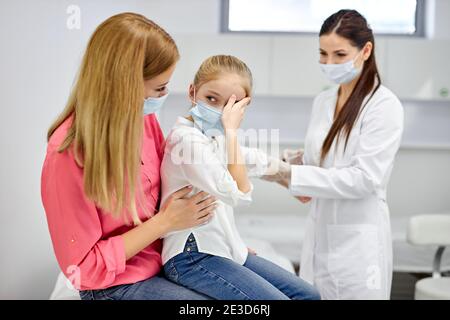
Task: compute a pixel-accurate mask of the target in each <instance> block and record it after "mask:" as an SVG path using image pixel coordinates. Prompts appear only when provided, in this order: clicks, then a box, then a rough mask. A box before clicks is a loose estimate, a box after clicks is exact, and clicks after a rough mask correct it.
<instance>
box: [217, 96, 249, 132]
mask: <svg viewBox="0 0 450 320" xmlns="http://www.w3.org/2000/svg"><path fill="white" fill-rule="evenodd" d="M250 100H251V99H250V98H249V97H246V98H244V99H242V100H241V101H239V102H236V96H235V95H234V94H233V95H232V96H231V97H230V99H228V103H227V104H226V106H225V107H224V108H223V112H222V125H223V127H224V129H225V131H233V130H237V129H239V127H240V126H241V122H242V119H244V114H245V109H246V107H247V106H248V104H249V103H250Z"/></svg>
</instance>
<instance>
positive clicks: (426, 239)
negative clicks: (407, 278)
mask: <svg viewBox="0 0 450 320" xmlns="http://www.w3.org/2000/svg"><path fill="white" fill-rule="evenodd" d="M407 239H408V242H410V243H411V244H413V245H433V246H437V247H438V248H437V251H436V254H435V255H434V261H433V273H432V276H431V277H428V278H424V279H422V280H419V281H417V282H416V287H415V293H414V299H415V300H450V277H443V276H442V275H441V271H440V268H441V258H442V254H443V253H444V250H445V247H446V246H450V214H429V215H420V216H414V217H412V218H411V219H410V220H409V225H408V231H407Z"/></svg>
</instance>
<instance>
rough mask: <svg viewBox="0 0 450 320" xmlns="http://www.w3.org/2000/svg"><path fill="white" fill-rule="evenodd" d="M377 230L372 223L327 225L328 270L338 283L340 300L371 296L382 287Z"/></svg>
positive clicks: (368, 297)
mask: <svg viewBox="0 0 450 320" xmlns="http://www.w3.org/2000/svg"><path fill="white" fill-rule="evenodd" d="M377 230H378V229H377V227H376V226H375V225H370V224H354V225H329V226H328V227H327V235H328V252H329V255H328V271H329V273H330V276H331V278H332V279H333V281H334V282H335V283H336V285H337V289H338V295H339V296H340V297H339V298H340V299H345V298H349V299H352V298H353V299H355V298H361V299H370V298H371V297H372V294H371V293H370V290H371V289H379V282H380V281H379V279H378V280H377V278H376V277H377V274H378V275H379V272H377V270H378V271H379V267H380V266H379V259H378V257H379V250H378V233H377ZM374 277H375V279H374ZM377 284H378V285H377ZM365 293H368V294H365ZM358 295H360V296H359V297H358Z"/></svg>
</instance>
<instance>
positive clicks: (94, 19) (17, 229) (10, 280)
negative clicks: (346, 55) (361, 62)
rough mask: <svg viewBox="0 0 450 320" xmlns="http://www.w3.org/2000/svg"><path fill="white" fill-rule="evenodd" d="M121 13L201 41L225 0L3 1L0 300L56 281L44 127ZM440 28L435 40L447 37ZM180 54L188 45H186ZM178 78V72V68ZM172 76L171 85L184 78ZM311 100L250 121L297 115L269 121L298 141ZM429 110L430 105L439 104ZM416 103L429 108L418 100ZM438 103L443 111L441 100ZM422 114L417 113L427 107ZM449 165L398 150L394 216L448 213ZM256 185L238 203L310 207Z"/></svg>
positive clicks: (436, 155)
mask: <svg viewBox="0 0 450 320" xmlns="http://www.w3.org/2000/svg"><path fill="white" fill-rule="evenodd" d="M440 1H446V0H440ZM73 4H75V5H78V6H79V7H80V9H81V17H82V24H81V29H75V30H69V29H68V28H67V27H66V19H67V17H68V14H67V12H66V10H67V8H68V7H69V6H70V5H73ZM123 11H137V12H141V13H143V14H145V15H147V16H149V17H151V18H153V19H154V20H155V21H157V22H158V23H160V24H161V25H162V26H164V27H165V28H166V29H167V30H168V31H169V32H170V33H172V34H173V35H174V37H175V38H180V39H182V38H184V39H186V38H189V37H192V36H193V35H195V36H196V37H197V38H198V40H197V42H196V43H202V41H204V40H202V37H206V39H208V38H211V37H215V35H217V34H218V32H219V13H220V1H219V0H190V1H185V0H151V1H150V0H135V1H133V0H127V1H121V0H96V1H88V0H78V1H76V0H73V1H67V0H41V1H27V0H15V1H1V2H0V23H1V28H0V39H2V43H3V45H2V50H0V63H1V70H2V72H0V88H1V89H0V90H1V95H0V107H1V111H2V116H1V117H0V148H1V150H2V157H1V160H0V188H1V192H0V234H1V241H0V250H1V252H2V258H1V265H0V299H14V298H22V299H38V298H39V299H46V298H47V297H48V295H49V294H50V291H51V289H52V287H53V285H54V280H55V278H56V275H57V272H58V267H57V264H56V261H55V258H54V254H53V249H52V246H51V241H50V237H49V234H48V229H47V224H46V220H45V214H44V211H43V208H42V204H41V199H40V173H41V167H42V163H43V159H44V156H45V148H46V141H45V133H46V130H47V128H48V126H49V125H50V123H51V121H52V120H53V119H54V118H55V116H56V115H57V114H58V113H59V112H60V111H61V110H62V108H63V106H64V104H65V102H66V99H67V96H68V94H69V92H70V87H71V85H72V83H73V79H74V76H75V74H76V70H77V68H78V65H79V63H80V60H81V56H82V53H83V50H84V48H85V46H86V42H87V40H88V39H89V36H90V34H91V33H92V31H93V30H94V28H95V27H96V26H97V25H98V24H99V23H100V22H101V21H103V20H104V19H105V18H107V17H109V16H111V15H113V14H115V13H118V12H123ZM446 12H449V11H448V10H447V11H446ZM447 20H448V19H447ZM440 29H442V31H444V30H447V31H446V32H449V31H448V30H450V28H447V29H444V28H440ZM443 33H444V32H442V33H440V34H439V36H440V37H442V38H450V37H449V35H448V34H443ZM181 41H182V40H181ZM265 41H266V40H264V39H263V38H261V39H259V40H256V42H257V43H258V44H259V45H262V46H265ZM271 41H273V40H269V42H271ZM311 41H313V39H312V38H311ZM228 46H233V43H232V42H231V43H229V44H228ZM218 47H219V45H218ZM219 48H220V47H219ZM181 50H182V51H189V50H191V49H190V47H189V46H188V45H184V44H183V47H182V48H181ZM270 52H271V51H269V54H270ZM204 53H205V56H206V55H207V54H208V52H207V51H205V52H204ZM188 56H189V54H188ZM256 58H257V59H259V60H252V61H249V64H255V65H260V64H263V63H265V60H264V59H266V55H265V54H260V55H259V57H256ZM308 63H309V62H308ZM195 67H196V66H194V68H195ZM177 72H178V71H177ZM185 72H187V70H185ZM189 75H190V76H191V73H189ZM256 76H257V77H258V79H256V81H257V85H258V87H259V88H261V90H262V89H264V88H270V86H271V84H270V82H266V81H271V80H270V74H269V73H265V72H263V71H258V70H255V77H256ZM278 76H279V77H283V76H286V77H288V76H289V75H287V74H285V75H283V74H280V75H278ZM175 77H178V78H179V77H180V73H178V74H176V75H175ZM268 78H269V79H268ZM176 79H177V78H174V82H176V81H178V80H176ZM264 90H265V89H264ZM280 90H281V89H280ZM280 94H282V92H280ZM184 99H185V97H184V94H183V93H182V92H179V93H178V94H174V95H173V96H171V97H169V99H168V101H167V105H166V109H165V110H164V112H166V111H167V112H168V113H165V114H162V115H161V120H162V124H163V127H164V128H165V130H166V131H167V130H168V128H170V126H171V124H172V123H173V121H174V119H175V117H176V115H180V114H183V112H185V111H186V108H187V107H188V103H187V101H186V100H184ZM257 99H259V100H257ZM310 99H311V98H309V97H306V98H302V97H296V98H289V99H286V100H285V99H281V97H277V96H274V97H266V96H263V95H257V97H255V101H254V103H253V105H252V107H253V106H254V107H255V108H253V109H249V113H248V117H247V119H246V122H245V125H246V126H247V127H251V126H253V125H257V126H261V127H264V126H266V124H267V123H270V121H272V120H273V119H275V117H276V116H279V118H278V120H277V121H283V119H285V118H282V117H288V115H295V116H296V120H295V121H285V120H284V121H283V122H274V123H272V125H273V127H275V128H276V127H278V128H284V129H283V130H282V132H281V133H280V136H281V138H282V144H283V146H293V145H297V144H298V143H297V141H298V142H301V141H302V135H303V134H304V132H305V129H306V128H305V126H306V121H307V117H308V114H309V110H310V105H311V100H310ZM426 107H427V108H428V107H429V109H430V110H432V108H433V107H434V104H433V102H430V103H429V104H427V105H426ZM418 108H421V110H423V107H421V106H419V107H418ZM436 109H439V110H441V109H444V108H443V107H442V105H440V104H439V105H437V108H436ZM169 110H170V111H169ZM280 110H282V112H280ZM447 110H450V108H449V109H447ZM439 112H441V111H439ZM442 112H444V113H443V114H442V117H441V119H443V121H445V120H446V119H448V118H444V116H445V111H442ZM430 114H433V112H432V111H431V112H430ZM418 115H419V118H420V117H421V116H422V115H423V113H419V114H418ZM290 119H291V117H290V116H289V119H288V120H290ZM297 133H298V136H297ZM297 139H298V140H297ZM283 146H281V148H280V149H282V147H283ZM449 163H450V152H449V151H448V150H445V149H442V150H440V149H439V148H435V149H430V150H427V149H421V148H414V147H412V148H409V149H408V148H405V149H403V150H401V152H400V153H399V157H398V161H397V163H396V167H395V170H394V172H393V176H392V181H391V186H390V190H389V198H390V200H389V201H390V205H391V209H392V213H393V215H397V214H411V213H421V212H426V211H436V212H437V211H444V210H449V209H450V197H448V190H450V185H449V183H450V179H445V177H446V176H447V177H448V176H449V165H448V164H449ZM405 181H407V184H406V183H405ZM255 188H256V190H255V194H254V204H253V205H251V206H250V207H247V208H245V209H242V211H241V212H242V213H254V212H258V213H261V214H273V213H275V214H278V213H279V214H306V212H307V206H303V205H301V204H299V203H298V202H297V201H296V200H294V199H293V198H291V197H290V196H289V195H288V194H287V193H286V192H285V190H283V189H282V188H281V187H279V186H277V185H274V184H268V183H264V182H260V181H255ZM268 194H270V195H271V196H272V198H271V201H270V203H269V204H268V203H267V201H266V199H267V195H268Z"/></svg>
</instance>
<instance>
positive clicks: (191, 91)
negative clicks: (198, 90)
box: [189, 83, 195, 104]
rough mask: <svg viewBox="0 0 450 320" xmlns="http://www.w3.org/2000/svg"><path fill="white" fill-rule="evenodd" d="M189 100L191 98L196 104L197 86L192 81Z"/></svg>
mask: <svg viewBox="0 0 450 320" xmlns="http://www.w3.org/2000/svg"><path fill="white" fill-rule="evenodd" d="M189 100H191V102H192V104H195V87H194V84H192V83H191V84H190V85H189Z"/></svg>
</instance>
